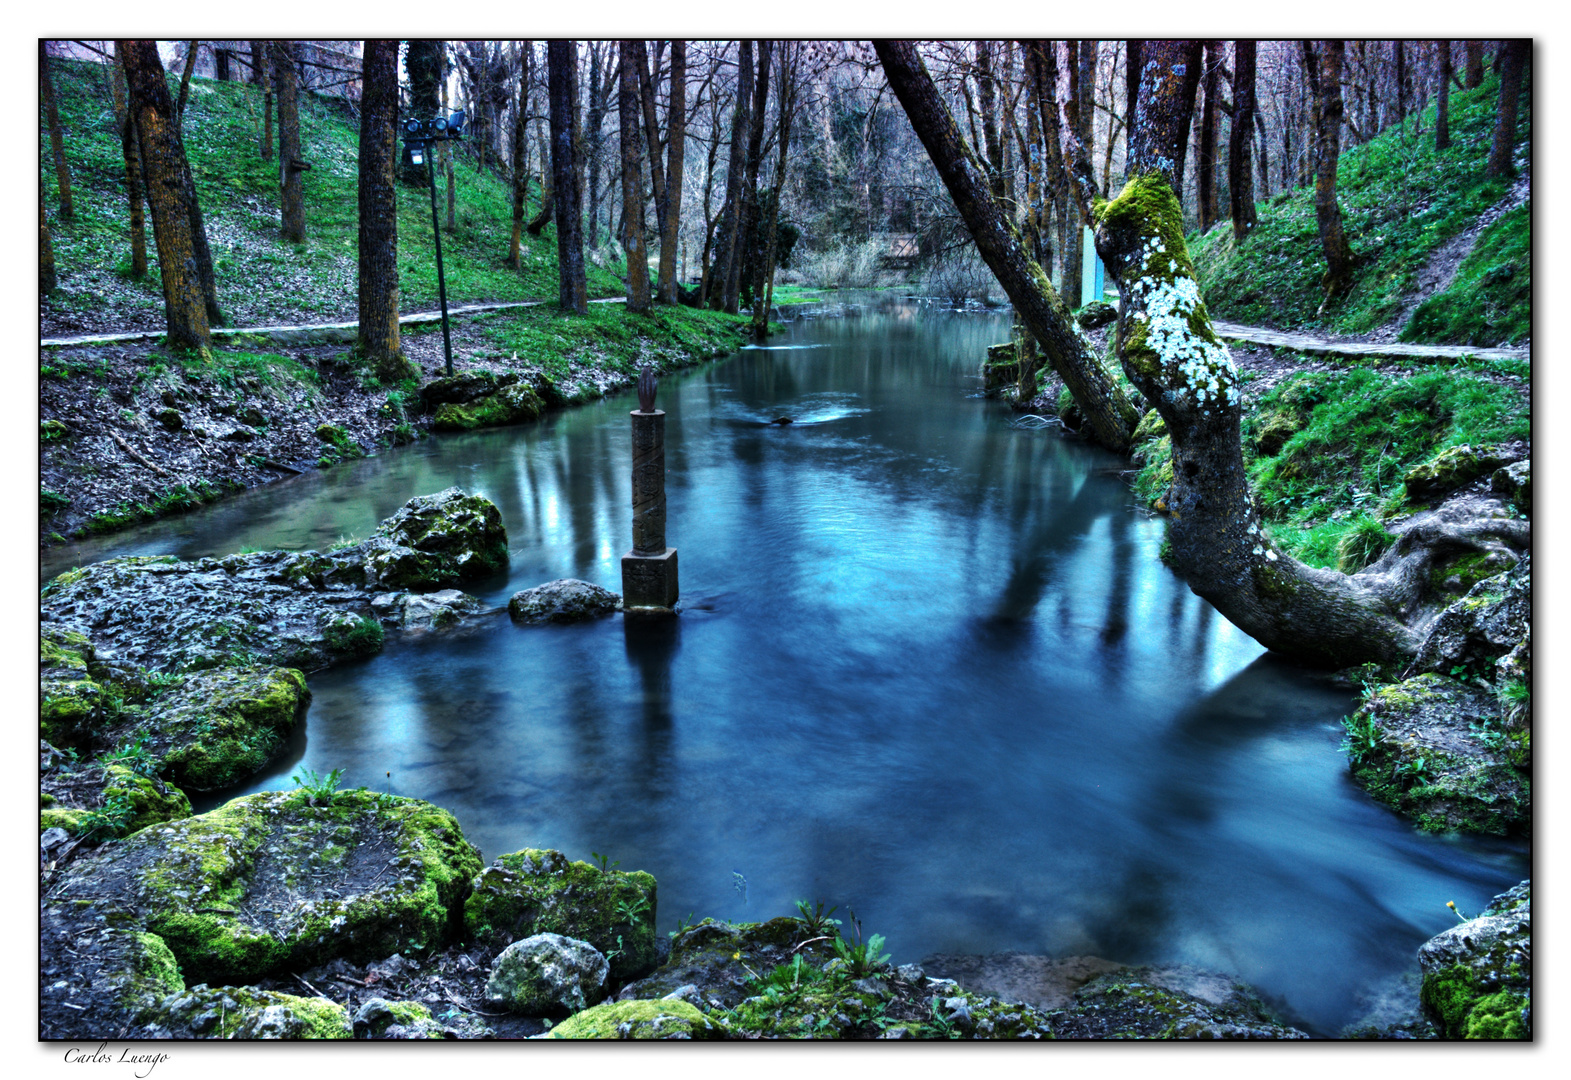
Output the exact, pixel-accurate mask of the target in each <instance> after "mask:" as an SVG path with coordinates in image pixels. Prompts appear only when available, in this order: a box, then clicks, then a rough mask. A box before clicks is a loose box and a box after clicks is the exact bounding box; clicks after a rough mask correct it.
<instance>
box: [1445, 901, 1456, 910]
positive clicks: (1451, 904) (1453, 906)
mask: <svg viewBox="0 0 1571 1080" xmlns="http://www.w3.org/2000/svg"><path fill="white" fill-rule="evenodd" d="M1446 907H1448V908H1450V909H1451V910H1452V911H1455V910H1456V901H1455V900H1447V901H1446Z"/></svg>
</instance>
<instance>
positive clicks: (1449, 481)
mask: <svg viewBox="0 0 1571 1080" xmlns="http://www.w3.org/2000/svg"><path fill="white" fill-rule="evenodd" d="M1514 457H1515V455H1512V454H1510V453H1508V452H1507V451H1505V450H1504V449H1503V448H1501V447H1491V446H1472V445H1470V444H1467V443H1463V444H1462V445H1461V446H1453V447H1450V448H1448V449H1446V450H1442V451H1441V452H1440V453H1438V454H1436V455H1435V456H1434V457H1433V458H1431V459H1430V460H1428V461H1426V462H1424V463H1423V464H1421V465H1415V466H1414V467H1413V468H1411V469H1409V470H1408V472H1407V475H1406V476H1404V477H1403V478H1402V483H1403V485H1404V486H1405V487H1406V489H1407V497H1408V498H1410V499H1433V498H1435V497H1436V496H1440V495H1445V494H1448V493H1449V492H1452V491H1455V490H1456V489H1457V488H1459V487H1461V486H1463V485H1464V484H1468V483H1471V482H1472V481H1474V480H1477V479H1478V478H1479V477H1480V476H1487V475H1488V474H1490V473H1492V472H1494V471H1495V470H1496V469H1498V468H1500V467H1501V466H1502V465H1506V464H1509V463H1510V462H1511V461H1512V460H1514Z"/></svg>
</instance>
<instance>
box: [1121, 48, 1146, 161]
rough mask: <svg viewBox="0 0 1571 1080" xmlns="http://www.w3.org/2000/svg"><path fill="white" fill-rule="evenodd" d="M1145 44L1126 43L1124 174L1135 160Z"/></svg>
mask: <svg viewBox="0 0 1571 1080" xmlns="http://www.w3.org/2000/svg"><path fill="white" fill-rule="evenodd" d="M1144 44H1145V43H1144V42H1143V41H1142V40H1141V39H1139V38H1128V39H1126V40H1125V41H1124V172H1125V173H1126V174H1127V173H1128V172H1129V163H1130V162H1131V161H1133V160H1134V145H1135V105H1136V103H1137V102H1138V101H1139V100H1140V71H1141V65H1142V60H1143V57H1142V55H1141V54H1142V52H1143V48H1142V46H1143V45H1144Z"/></svg>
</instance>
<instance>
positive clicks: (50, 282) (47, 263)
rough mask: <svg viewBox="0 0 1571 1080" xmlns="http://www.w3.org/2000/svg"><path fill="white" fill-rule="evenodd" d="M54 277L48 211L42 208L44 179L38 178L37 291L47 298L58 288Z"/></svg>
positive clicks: (53, 257) (57, 281) (53, 253)
mask: <svg viewBox="0 0 1571 1080" xmlns="http://www.w3.org/2000/svg"><path fill="white" fill-rule="evenodd" d="M59 286H60V281H59V279H58V278H57V277H56V276H55V245H54V242H53V240H51V239H50V236H49V211H48V210H47V209H46V208H45V206H44V178H43V177H42V176H40V177H39V178H38V291H39V292H40V293H42V294H43V295H44V296H48V295H49V294H50V293H52V292H54V291H55V289H57V288H59Z"/></svg>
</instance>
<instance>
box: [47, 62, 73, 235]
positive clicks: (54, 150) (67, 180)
mask: <svg viewBox="0 0 1571 1080" xmlns="http://www.w3.org/2000/svg"><path fill="white" fill-rule="evenodd" d="M45 44H47V43H46V42H44V41H43V40H42V39H40V40H39V42H38V89H39V92H40V93H41V94H42V95H43V99H44V113H45V115H46V116H47V118H48V120H49V151H50V153H51V154H52V155H53V157H54V162H55V178H56V181H57V182H58V184H59V185H60V217H61V218H63V219H64V220H66V221H70V220H71V219H72V218H73V217H75V216H76V213H75V210H74V208H73V207H72V204H71V170H70V169H69V168H67V167H66V163H65V135H64V132H63V131H62V130H61V127H60V109H59V106H57V105H56V104H55V85H54V82H53V81H51V80H50V78H49V57H48V56H47V55H46V54H45V52H44V46H45Z"/></svg>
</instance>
